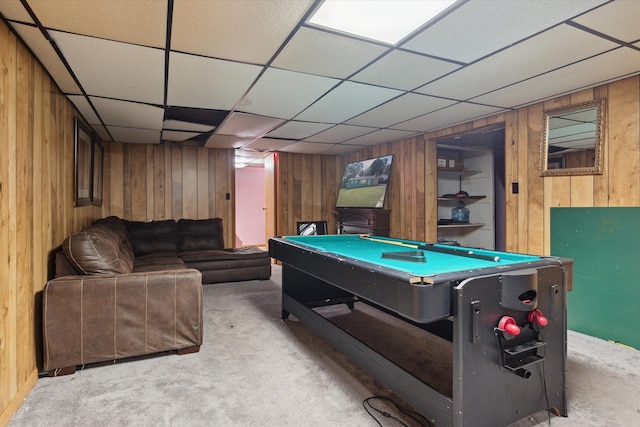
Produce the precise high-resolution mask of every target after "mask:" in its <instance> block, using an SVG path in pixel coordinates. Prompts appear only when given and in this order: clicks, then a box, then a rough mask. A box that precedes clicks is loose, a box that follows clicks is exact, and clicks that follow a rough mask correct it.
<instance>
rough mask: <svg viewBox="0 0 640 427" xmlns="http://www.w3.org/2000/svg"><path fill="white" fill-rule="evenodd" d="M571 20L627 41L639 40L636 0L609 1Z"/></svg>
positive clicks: (639, 9) (639, 11) (638, 17)
mask: <svg viewBox="0 0 640 427" xmlns="http://www.w3.org/2000/svg"><path fill="white" fill-rule="evenodd" d="M573 21H575V22H577V23H578V24H581V25H584V26H585V27H589V28H591V29H592V30H596V31H599V32H601V33H603V34H607V35H609V36H612V37H614V38H616V39H618V40H622V41H624V42H627V43H631V42H635V41H638V40H640V26H639V25H638V22H640V3H638V1H637V0H633V1H615V2H611V3H609V4H606V5H604V6H602V7H600V8H598V9H596V10H594V11H591V12H589V13H587V14H584V15H582V16H580V17H578V18H575V19H573Z"/></svg>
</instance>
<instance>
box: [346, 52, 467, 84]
mask: <svg viewBox="0 0 640 427" xmlns="http://www.w3.org/2000/svg"><path fill="white" fill-rule="evenodd" d="M457 68H460V65H457V64H453V63H451V62H446V61H440V60H438V59H433V58H429V57H426V56H422V55H417V54H415V53H409V52H402V51H398V50H395V51H393V52H391V53H389V54H388V55H385V56H384V57H383V58H381V59H379V60H377V61H376V62H374V63H373V64H371V65H369V66H368V67H367V68H365V69H364V70H362V71H361V72H359V73H358V74H356V75H355V76H353V77H352V78H351V79H350V80H353V81H357V82H362V83H371V84H375V85H379V86H385V87H390V88H395V89H404V90H412V89H415V88H417V87H419V86H421V85H423V84H425V83H427V82H430V81H431V80H434V79H437V78H438V77H441V76H443V75H445V74H447V73H449V72H451V71H453V70H455V69H457Z"/></svg>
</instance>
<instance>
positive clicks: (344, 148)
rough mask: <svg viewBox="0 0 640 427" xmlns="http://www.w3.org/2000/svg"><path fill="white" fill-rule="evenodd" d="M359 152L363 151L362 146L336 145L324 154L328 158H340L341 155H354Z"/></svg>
mask: <svg viewBox="0 0 640 427" xmlns="http://www.w3.org/2000/svg"><path fill="white" fill-rule="evenodd" d="M358 150H362V146H361V145H349V144H335V145H331V146H330V147H329V148H327V149H326V150H325V151H323V152H322V154H324V155H328V156H339V155H341V154H347V153H352V152H354V151H358Z"/></svg>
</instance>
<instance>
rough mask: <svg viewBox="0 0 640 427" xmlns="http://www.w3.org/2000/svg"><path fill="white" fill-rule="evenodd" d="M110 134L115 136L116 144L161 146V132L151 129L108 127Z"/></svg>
mask: <svg viewBox="0 0 640 427" xmlns="http://www.w3.org/2000/svg"><path fill="white" fill-rule="evenodd" d="M107 129H109V133H111V135H113V140H114V141H115V142H125V143H129V144H159V143H160V133H161V132H160V131H159V130H151V129H134V128H123V127H118V126H107Z"/></svg>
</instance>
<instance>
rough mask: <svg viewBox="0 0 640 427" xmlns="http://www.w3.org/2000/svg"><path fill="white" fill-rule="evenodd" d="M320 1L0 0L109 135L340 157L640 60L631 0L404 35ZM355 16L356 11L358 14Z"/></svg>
mask: <svg viewBox="0 0 640 427" xmlns="http://www.w3.org/2000/svg"><path fill="white" fill-rule="evenodd" d="M321 3H322V2H321V1H313V0H297V1H291V0H263V1H256V0H216V1H194V0H153V1H149V0H128V1H121V0H119V1H111V0H92V1H78V0H0V14H1V15H2V17H3V19H4V20H5V21H6V22H7V23H8V24H9V26H10V27H11V28H12V29H13V30H14V31H15V32H16V33H17V34H18V36H19V37H20V38H21V39H22V40H23V41H24V42H25V44H26V45H27V46H28V47H29V48H30V49H31V50H32V52H33V53H34V54H35V55H36V56H37V58H38V59H39V60H40V62H41V63H42V64H43V65H44V67H45V68H46V69H47V70H48V71H49V73H50V74H51V75H52V77H53V79H54V80H55V81H56V83H57V84H58V86H59V87H60V89H61V90H62V92H63V93H64V94H65V95H66V96H67V97H68V98H69V99H70V100H71V102H73V103H74V105H75V106H76V107H77V108H78V110H79V111H80V113H81V114H82V115H83V117H84V119H85V120H86V121H87V122H88V123H89V124H90V125H91V126H92V127H93V128H94V129H95V131H96V133H97V134H98V135H99V136H100V137H101V138H102V139H103V140H105V141H116V142H124V143H144V144H158V143H161V142H163V141H171V142H174V143H182V144H191V145H197V146H204V147H211V148H234V149H237V150H238V151H237V154H238V155H239V156H243V157H245V158H246V160H247V162H249V163H251V162H255V163H260V162H261V160H262V158H263V157H264V156H265V155H267V154H268V153H270V152H272V151H286V152H292V153H309V154H333V155H335V154H343V153H348V152H351V151H355V150H358V149H361V148H362V147H363V146H367V145H376V144H381V143H385V142H390V141H394V140H398V139H401V138H406V137H410V136H413V135H416V134H420V133H425V132H430V131H434V130H437V129H441V128H445V127H449V126H452V125H456V124H459V123H464V122H468V121H470V120H474V119H479V118H482V117H487V116H490V115H493V114H496V113H500V112H504V111H508V110H512V109H517V108H520V107H523V106H526V105H529V104H533V103H537V102H540V101H543V100H545V99H549V98H554V97H557V96H560V95H563V94H567V93H571V92H575V91H578V90H581V89H585V88H589V87H593V86H597V85H601V84H604V83H607V82H611V81H615V80H618V79H621V78H624V77H627V76H631V75H635V74H638V73H639V72H640V26H639V25H637V23H638V22H640V6H639V3H638V2H637V1H628V0H615V1H603V0H564V1H556V0H535V1H534V0H511V1H504V0H469V1H458V2H457V3H456V4H455V5H454V6H453V7H452V8H450V9H448V10H446V11H445V12H443V13H441V14H440V15H439V16H437V17H436V18H435V19H434V20H432V21H430V22H428V23H425V24H424V25H423V26H421V27H420V28H419V29H418V30H416V31H415V32H413V33H411V34H410V35H408V36H407V37H405V38H404V39H403V40H401V41H400V42H399V43H397V44H396V45H390V44H384V43H380V42H375V41H372V40H367V39H362V38H357V37H355V36H351V35H348V34H343V33H340V32H337V31H336V32H334V31H329V30H327V29H324V28H319V27H316V26H314V25H312V24H310V23H309V22H308V20H309V18H310V16H311V15H312V13H313V12H314V11H315V10H316V8H317V7H319V6H320V4H321ZM353 18H354V19H357V16H354V17H353Z"/></svg>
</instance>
